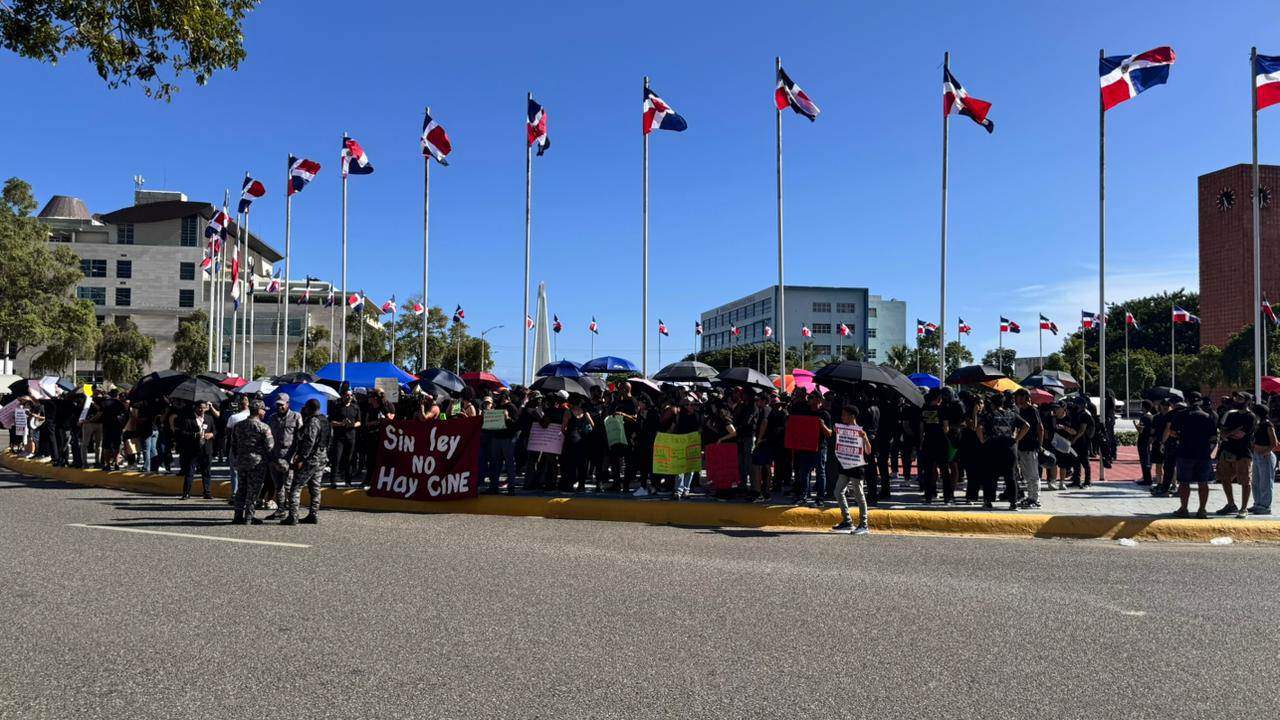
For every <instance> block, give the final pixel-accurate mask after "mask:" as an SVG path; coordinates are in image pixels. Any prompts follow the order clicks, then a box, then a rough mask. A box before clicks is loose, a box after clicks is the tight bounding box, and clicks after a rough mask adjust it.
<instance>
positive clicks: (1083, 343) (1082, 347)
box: [1080, 323, 1089, 397]
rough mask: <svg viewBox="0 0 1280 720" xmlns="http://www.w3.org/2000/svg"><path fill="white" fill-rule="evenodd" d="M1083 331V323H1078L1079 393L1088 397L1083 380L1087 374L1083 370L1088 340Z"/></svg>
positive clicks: (1085, 379)
mask: <svg viewBox="0 0 1280 720" xmlns="http://www.w3.org/2000/svg"><path fill="white" fill-rule="evenodd" d="M1084 331H1085V327H1084V323H1081V324H1080V394H1081V395H1083V396H1085V397H1089V392H1088V390H1087V389H1086V388H1085V382H1086V381H1088V379H1089V376H1088V374H1087V373H1086V372H1085V370H1086V369H1087V368H1085V366H1084V351H1085V348H1086V346H1087V345H1088V341H1087V340H1086V339H1085V334H1084Z"/></svg>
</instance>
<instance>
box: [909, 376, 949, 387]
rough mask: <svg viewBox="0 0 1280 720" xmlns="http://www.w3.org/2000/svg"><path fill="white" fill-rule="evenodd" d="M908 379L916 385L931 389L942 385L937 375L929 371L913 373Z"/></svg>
mask: <svg viewBox="0 0 1280 720" xmlns="http://www.w3.org/2000/svg"><path fill="white" fill-rule="evenodd" d="M907 379H908V380H910V381H911V383H912V384H913V385H915V386H916V387H922V388H929V389H930V390H932V389H934V388H938V387H942V381H941V380H939V379H938V378H937V376H934V375H930V374H929V373H912V374H910V375H908V376H907Z"/></svg>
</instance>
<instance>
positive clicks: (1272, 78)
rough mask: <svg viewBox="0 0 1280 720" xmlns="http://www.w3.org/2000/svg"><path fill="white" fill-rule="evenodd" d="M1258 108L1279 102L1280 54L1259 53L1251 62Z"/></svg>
mask: <svg viewBox="0 0 1280 720" xmlns="http://www.w3.org/2000/svg"><path fill="white" fill-rule="evenodd" d="M1253 81H1254V86H1255V87H1256V88H1257V93H1258V109H1259V110H1261V109H1262V108H1264V107H1270V106H1272V105H1275V104H1276V103H1280V55H1259V56H1257V58H1256V59H1255V60H1254V62H1253Z"/></svg>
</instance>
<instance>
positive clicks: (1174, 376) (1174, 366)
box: [1169, 305, 1178, 388]
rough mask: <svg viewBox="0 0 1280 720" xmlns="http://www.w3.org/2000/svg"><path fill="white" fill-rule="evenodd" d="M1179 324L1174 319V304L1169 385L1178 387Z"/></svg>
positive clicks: (1170, 331) (1170, 329) (1170, 327)
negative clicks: (1176, 333)
mask: <svg viewBox="0 0 1280 720" xmlns="http://www.w3.org/2000/svg"><path fill="white" fill-rule="evenodd" d="M1177 327H1178V324H1177V323H1175V322H1174V321H1173V305H1170V306H1169V387H1171V388H1176V387H1178V361H1177V359H1176V357H1175V356H1176V355H1177V354H1178V345H1177V342H1178V341H1177V335H1175V334H1174V331H1175V330H1176V329H1177Z"/></svg>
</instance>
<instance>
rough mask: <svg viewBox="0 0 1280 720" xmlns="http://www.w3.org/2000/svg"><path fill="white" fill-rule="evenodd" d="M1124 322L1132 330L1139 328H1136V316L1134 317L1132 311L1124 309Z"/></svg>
mask: <svg viewBox="0 0 1280 720" xmlns="http://www.w3.org/2000/svg"><path fill="white" fill-rule="evenodd" d="M1124 324H1125V325H1128V326H1129V327H1131V328H1133V329H1134V330H1138V329H1139V328H1138V319H1137V318H1135V317H1134V316H1133V313H1131V312H1128V311H1125V314H1124Z"/></svg>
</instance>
